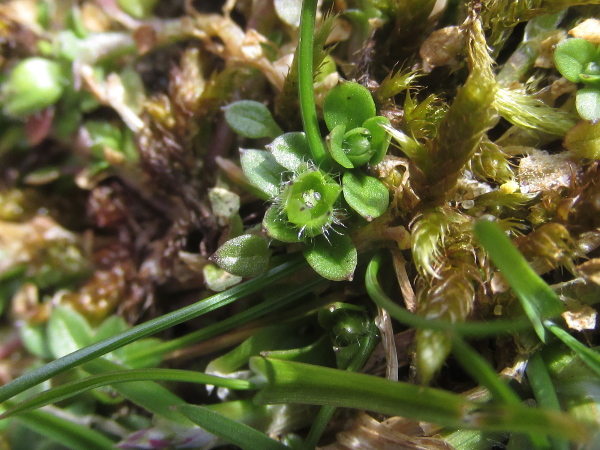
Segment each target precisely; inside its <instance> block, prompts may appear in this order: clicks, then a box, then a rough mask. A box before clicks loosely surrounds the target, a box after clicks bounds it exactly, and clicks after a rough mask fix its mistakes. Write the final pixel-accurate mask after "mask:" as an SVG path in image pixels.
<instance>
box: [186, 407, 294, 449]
mask: <svg viewBox="0 0 600 450" xmlns="http://www.w3.org/2000/svg"><path fill="white" fill-rule="evenodd" d="M175 409H176V410H177V411H179V412H181V414H183V415H184V416H186V417H187V418H188V419H189V420H191V421H192V422H194V423H195V424H196V425H198V426H200V427H202V428H204V429H205V430H206V431H208V432H209V433H212V434H214V435H216V436H219V437H220V438H221V439H223V440H224V441H226V442H229V443H230V444H233V445H237V446H238V447H240V448H243V449H245V450H282V449H287V448H288V447H286V446H285V445H283V444H282V443H280V442H277V441H276V440H274V439H271V438H270V437H269V436H267V435H265V434H263V433H261V432H260V431H258V430H255V429H254V428H252V427H249V426H248V425H245V424H243V423H239V422H237V421H235V420H232V419H230V418H228V417H225V416H223V415H221V414H218V413H216V412H214V411H211V410H210V409H207V408H203V407H202V406H195V405H180V406H176V407H175Z"/></svg>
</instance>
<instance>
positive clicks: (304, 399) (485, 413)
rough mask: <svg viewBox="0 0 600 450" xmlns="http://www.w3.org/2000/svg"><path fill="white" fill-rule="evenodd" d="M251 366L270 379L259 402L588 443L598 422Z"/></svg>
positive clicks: (320, 372)
mask: <svg viewBox="0 0 600 450" xmlns="http://www.w3.org/2000/svg"><path fill="white" fill-rule="evenodd" d="M250 368H251V369H252V370H253V371H254V372H256V373H257V374H259V375H260V376H262V377H263V378H264V380H265V381H264V385H262V386H260V382H258V380H256V379H255V380H254V381H255V382H256V384H257V385H259V386H260V390H259V392H258V394H257V395H256V396H255V398H254V399H255V401H256V402H258V403H259V404H271V403H276V404H279V403H297V404H309V405H329V406H336V407H345V408H355V409H361V410H366V411H373V412H377V413H381V414H388V415H393V416H402V417H407V418H410V419H414V420H422V421H426V422H432V423H435V424H438V425H442V426H449V427H455V428H461V429H462V428H472V429H481V430H484V431H511V432H515V433H540V434H544V435H548V436H558V437H566V438H569V439H572V440H573V441H576V442H586V441H588V440H589V439H591V436H592V434H593V433H594V432H596V431H598V425H597V424H588V423H583V422H580V421H579V420H577V419H576V418H574V417H572V416H570V415H567V414H563V413H558V412H555V411H547V410H543V409H538V408H529V407H526V406H523V405H516V404H482V403H477V402H473V401H470V400H468V399H467V398H465V397H463V396H461V395H458V394H453V393H450V392H447V391H443V390H440V389H435V388H429V387H424V386H416V385H414V384H409V383H404V382H396V381H392V380H388V379H385V378H379V377H375V376H371V375H366V374H360V373H352V372H345V371H341V370H338V369H330V368H326V367H320V366H313V365H309V364H302V363H296V362H291V361H282V360H275V359H269V358H260V357H254V358H252V359H251V360H250Z"/></svg>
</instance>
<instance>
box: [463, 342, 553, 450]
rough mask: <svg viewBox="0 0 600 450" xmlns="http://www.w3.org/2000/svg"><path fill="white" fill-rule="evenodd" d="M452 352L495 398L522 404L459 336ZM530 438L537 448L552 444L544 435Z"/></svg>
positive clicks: (532, 435)
mask: <svg viewBox="0 0 600 450" xmlns="http://www.w3.org/2000/svg"><path fill="white" fill-rule="evenodd" d="M452 352H453V353H454V357H455V358H456V359H457V360H458V362H459V363H460V365H461V367H462V368H463V370H464V371H465V372H467V373H468V374H469V375H471V377H472V378H473V379H474V380H477V382H479V384H481V385H482V386H485V387H486V388H487V389H488V391H490V393H491V394H492V397H494V400H496V401H498V402H502V403H506V404H508V405H520V404H521V399H520V398H519V396H518V395H517V394H515V392H514V391H513V390H512V389H511V388H510V387H508V386H507V385H506V384H505V383H504V382H503V381H502V380H501V379H500V378H499V377H498V375H497V374H496V371H495V370H494V369H493V368H492V366H490V364H489V363H488V362H487V361H486V360H485V359H483V357H482V356H481V355H480V354H479V353H477V352H476V351H475V350H473V348H472V347H471V346H470V345H469V344H467V343H466V342H465V341H464V340H463V339H461V338H460V337H459V336H456V335H454V336H453V337H452ZM542 406H543V405H542ZM529 438H530V439H531V443H532V444H533V447H534V448H536V449H545V448H548V446H549V445H550V443H549V442H548V439H546V437H545V436H543V435H540V434H535V433H532V434H530V435H529Z"/></svg>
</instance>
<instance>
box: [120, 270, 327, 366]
mask: <svg viewBox="0 0 600 450" xmlns="http://www.w3.org/2000/svg"><path fill="white" fill-rule="evenodd" d="M326 283H327V281H326V280H324V279H323V278H321V277H318V276H315V277H314V278H312V279H311V280H309V281H306V283H304V284H302V285H301V286H298V285H293V286H290V287H288V288H287V289H282V290H280V291H279V292H278V295H276V296H272V297H270V298H269V299H267V300H265V301H264V302H261V303H259V304H258V305H255V306H253V307H251V308H249V309H247V310H245V311H243V312H241V313H239V314H236V315H235V316H232V317H229V318H227V319H224V320H221V321H219V322H217V323H214V324H212V325H209V326H207V327H204V328H202V329H201V330H198V331H194V332H193V333H190V334H187V335H185V336H182V337H180V338H177V339H172V340H170V341H166V342H163V343H161V344H159V345H157V346H155V347H154V349H148V351H147V352H144V353H140V354H139V355H137V357H136V360H130V362H137V359H138V358H139V359H145V358H147V357H148V356H152V355H164V354H166V353H169V352H172V351H175V350H178V349H181V348H184V347H186V346H188V345H191V344H194V343H196V342H200V341H202V340H205V339H209V338H211V337H214V336H217V335H218V334H221V333H224V332H226V331H229V330H232V329H233V328H235V327H238V326H240V325H243V324H245V323H248V322H249V321H251V320H253V319H256V318H258V317H262V316H264V315H266V314H269V313H272V312H275V311H279V310H282V309H285V308H287V307H289V306H290V304H291V303H292V302H294V301H295V300H297V299H298V298H300V297H302V296H304V295H306V294H308V293H310V292H312V291H314V290H316V289H318V288H319V287H322V286H324V285H325V284H326Z"/></svg>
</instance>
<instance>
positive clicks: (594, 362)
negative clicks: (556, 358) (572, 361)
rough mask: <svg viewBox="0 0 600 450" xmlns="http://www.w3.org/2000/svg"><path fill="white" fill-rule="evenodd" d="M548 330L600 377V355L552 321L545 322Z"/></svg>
mask: <svg viewBox="0 0 600 450" xmlns="http://www.w3.org/2000/svg"><path fill="white" fill-rule="evenodd" d="M545 325H546V328H548V330H550V331H551V332H552V333H553V334H554V335H555V336H556V337H557V338H558V339H560V340H561V341H562V342H563V343H564V344H565V345H566V346H567V347H569V348H570V349H571V350H573V351H574V352H575V353H576V354H577V355H578V356H579V357H580V358H581V359H582V361H583V362H584V363H586V364H587V365H588V366H589V368H590V369H592V370H593V371H594V372H596V373H597V374H598V375H600V353H598V352H597V351H596V350H593V349H591V348H589V347H588V346H586V345H584V344H582V343H581V342H579V341H578V340H577V339H575V338H574V337H573V336H571V335H570V334H569V333H567V332H566V331H565V330H563V329H562V328H560V327H559V326H558V325H556V324H554V323H552V322H551V321H549V320H548V321H546V322H545Z"/></svg>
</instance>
